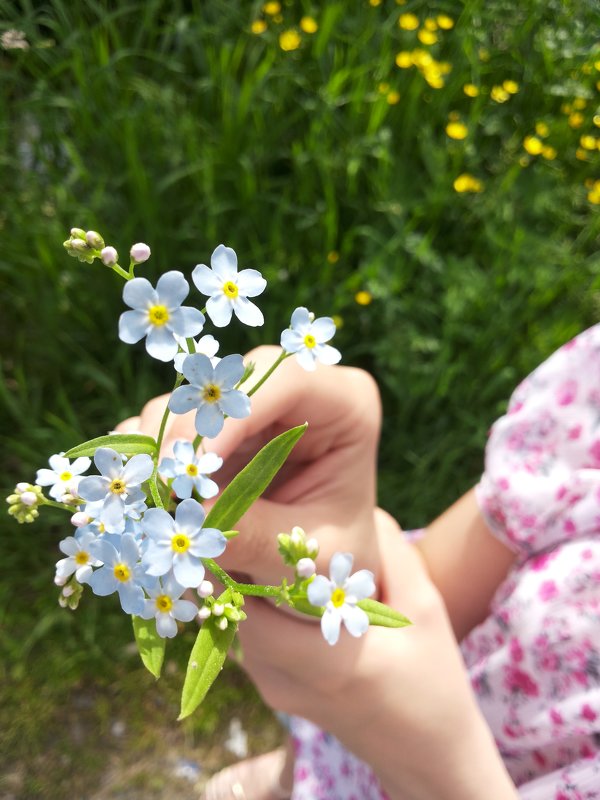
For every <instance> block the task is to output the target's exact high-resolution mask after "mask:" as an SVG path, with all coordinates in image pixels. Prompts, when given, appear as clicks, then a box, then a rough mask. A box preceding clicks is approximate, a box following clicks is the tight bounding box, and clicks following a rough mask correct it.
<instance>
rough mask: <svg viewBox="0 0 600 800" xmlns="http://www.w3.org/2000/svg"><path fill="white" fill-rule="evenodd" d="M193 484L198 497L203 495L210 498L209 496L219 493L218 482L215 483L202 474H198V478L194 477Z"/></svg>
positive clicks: (207, 498)
mask: <svg viewBox="0 0 600 800" xmlns="http://www.w3.org/2000/svg"><path fill="white" fill-rule="evenodd" d="M173 485H175V484H173ZM195 486H196V489H197V490H198V494H199V495H200V497H203V498H204V499H205V500H210V498H211V497H215V496H216V495H218V494H219V486H218V484H216V483H215V482H214V481H212V480H211V479H210V478H204V477H202V476H200V478H196V481H195Z"/></svg>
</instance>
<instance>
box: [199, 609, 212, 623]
mask: <svg viewBox="0 0 600 800" xmlns="http://www.w3.org/2000/svg"><path fill="white" fill-rule="evenodd" d="M210 614H211V611H210V608H209V607H208V606H202V608H200V609H198V619H199V620H200V621H202V622H203V621H204V620H205V619H208V618H209V617H210Z"/></svg>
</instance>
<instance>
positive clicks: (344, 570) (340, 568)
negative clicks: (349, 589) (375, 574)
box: [329, 553, 354, 586]
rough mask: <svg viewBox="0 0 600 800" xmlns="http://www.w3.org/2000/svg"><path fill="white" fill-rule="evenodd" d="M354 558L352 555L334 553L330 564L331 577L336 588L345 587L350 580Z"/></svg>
mask: <svg viewBox="0 0 600 800" xmlns="http://www.w3.org/2000/svg"><path fill="white" fill-rule="evenodd" d="M353 560H354V557H353V556H352V553H334V554H333V556H332V557H331V562H330V564H329V577H330V578H331V580H332V581H333V582H334V583H335V585H336V586H343V585H344V583H345V582H346V581H347V580H348V576H349V575H350V570H351V569H352V562H353Z"/></svg>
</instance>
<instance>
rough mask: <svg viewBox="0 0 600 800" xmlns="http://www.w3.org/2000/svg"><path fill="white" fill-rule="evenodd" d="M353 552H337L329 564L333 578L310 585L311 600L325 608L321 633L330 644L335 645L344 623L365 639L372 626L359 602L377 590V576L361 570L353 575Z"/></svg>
mask: <svg viewBox="0 0 600 800" xmlns="http://www.w3.org/2000/svg"><path fill="white" fill-rule="evenodd" d="M352 561H353V558H352V555H351V554H350V553H334V555H333V557H332V559H331V563H330V565H329V578H326V577H325V576H324V575H316V576H315V577H314V578H313V580H312V582H311V583H309V585H308V590H307V594H308V599H309V601H310V602H311V603H312V604H313V606H325V611H324V612H323V616H322V617H321V631H322V633H323V636H324V637H325V640H326V641H327V642H328V643H329V644H335V643H336V642H337V640H338V638H339V635H340V625H341V623H342V622H343V623H344V625H345V626H346V629H347V631H348V633H350V634H352V636H362V634H363V633H366V631H367V628H368V627H369V618H368V616H367V614H366V612H365V611H363V610H362V608H359V607H358V605H357V603H358V601H359V600H364V599H365V598H366V597H369V595H372V594H373V593H374V591H375V582H374V579H373V573H372V572H370V571H369V570H368V569H360V570H359V571H358V572H355V573H354V575H350V570H351V569H352Z"/></svg>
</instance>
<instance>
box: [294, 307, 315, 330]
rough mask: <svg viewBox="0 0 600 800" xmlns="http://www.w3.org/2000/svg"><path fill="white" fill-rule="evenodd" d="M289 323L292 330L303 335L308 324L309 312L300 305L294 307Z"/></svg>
mask: <svg viewBox="0 0 600 800" xmlns="http://www.w3.org/2000/svg"><path fill="white" fill-rule="evenodd" d="M290 324H291V326H292V328H293V329H294V330H296V331H298V333H300V334H301V335H304V334H305V333H306V332H307V331H308V328H309V326H310V313H309V311H308V308H304V306H300V307H299V308H297V309H295V311H294V312H293V313H292V318H291V320H290Z"/></svg>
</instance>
